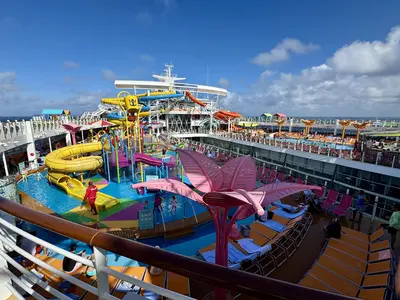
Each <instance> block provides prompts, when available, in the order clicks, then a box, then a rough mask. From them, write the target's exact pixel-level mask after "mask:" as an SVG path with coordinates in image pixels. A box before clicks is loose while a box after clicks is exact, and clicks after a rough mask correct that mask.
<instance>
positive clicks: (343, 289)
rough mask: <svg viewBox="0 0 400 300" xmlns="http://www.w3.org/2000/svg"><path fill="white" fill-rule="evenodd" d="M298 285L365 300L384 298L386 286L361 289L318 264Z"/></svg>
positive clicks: (381, 299) (380, 299)
mask: <svg viewBox="0 0 400 300" xmlns="http://www.w3.org/2000/svg"><path fill="white" fill-rule="evenodd" d="M300 285H302V286H306V287H310V288H315V289H318V290H323V291H327V292H331V293H332V292H333V293H338V294H342V295H345V296H350V297H355V298H356V297H357V298H361V299H367V300H384V299H385V298H386V297H385V296H386V293H387V289H386V288H373V289H363V288H362V287H359V286H357V285H354V284H353V283H351V282H349V281H348V280H346V279H344V278H342V277H341V276H339V275H337V274H336V273H334V272H331V271H330V270H328V269H325V268H323V267H322V266H319V265H318V264H316V265H314V267H313V268H312V269H311V270H310V271H309V273H308V274H307V276H305V277H304V278H303V279H302V280H301V282H300Z"/></svg>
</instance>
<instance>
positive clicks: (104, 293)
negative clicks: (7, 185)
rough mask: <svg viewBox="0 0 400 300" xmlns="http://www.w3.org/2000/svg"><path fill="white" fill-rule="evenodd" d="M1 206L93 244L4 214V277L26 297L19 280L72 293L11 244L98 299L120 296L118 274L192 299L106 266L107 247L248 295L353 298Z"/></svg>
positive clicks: (6, 203) (27, 287)
mask: <svg viewBox="0 0 400 300" xmlns="http://www.w3.org/2000/svg"><path fill="white" fill-rule="evenodd" d="M0 210H1V211H2V212H3V217H4V215H5V214H4V213H7V214H9V216H11V217H15V218H18V219H22V220H25V221H27V222H29V223H32V224H34V225H37V226H40V227H42V228H45V229H47V230H50V231H52V232H55V233H57V234H60V235H63V236H66V237H68V238H71V239H75V240H78V241H81V242H84V243H86V244H89V245H92V246H93V248H94V259H93V261H92V260H89V259H86V258H83V257H81V256H78V255H75V254H72V253H70V252H68V251H65V250H63V249H61V248H59V247H57V246H55V245H53V244H50V243H48V242H46V241H44V240H42V239H40V238H37V237H35V236H33V235H31V234H29V233H26V232H25V231H23V230H21V229H19V228H17V227H16V226H14V225H13V224H11V223H10V222H9V221H8V220H6V218H0V229H1V230H0V241H1V243H2V246H3V247H1V248H0V256H1V257H2V258H4V259H5V260H6V261H7V263H8V264H6V265H4V266H3V267H2V271H3V272H4V273H5V274H7V275H8V276H9V278H10V280H11V281H12V282H13V283H14V284H13V285H12V284H11V283H6V286H7V287H8V288H9V289H10V291H11V292H12V293H13V294H14V295H15V296H16V297H17V298H18V299H24V298H23V296H22V295H21V293H20V292H19V291H18V289H17V288H16V286H18V287H19V288H21V289H22V290H24V291H25V292H26V293H27V294H30V295H32V296H33V297H34V298H36V299H45V298H44V297H43V296H42V295H41V294H39V293H38V292H37V291H36V290H35V289H33V288H32V287H33V286H34V285H37V286H39V287H41V288H42V289H44V290H45V291H47V292H48V293H50V294H52V295H54V296H55V297H57V298H58V299H69V298H68V297H67V296H66V295H64V294H63V293H62V292H60V291H59V290H58V289H57V288H55V287H53V286H51V285H50V284H48V283H47V282H44V281H41V279H40V278H39V277H38V276H37V274H35V273H34V272H31V271H29V270H27V269H24V268H23V267H22V266H21V265H19V264H18V263H17V262H16V261H14V260H13V258H12V257H11V256H10V255H9V250H14V251H16V252H17V253H18V254H20V255H22V256H24V257H25V258H27V259H29V260H31V261H32V262H33V263H35V264H37V265H38V266H40V267H41V268H42V269H45V270H48V271H49V272H51V273H53V274H55V275H57V276H59V277H61V278H62V279H64V280H67V281H69V282H71V283H72V284H74V285H76V286H78V287H80V288H81V289H83V290H85V291H88V292H89V293H92V294H94V295H96V296H97V297H98V299H118V298H116V297H114V296H113V295H112V294H111V293H110V290H109V284H108V277H109V276H114V277H116V278H118V279H120V280H123V281H126V282H129V283H131V284H133V285H135V286H137V287H141V288H143V289H146V290H149V291H152V292H154V293H156V294H158V295H161V296H162V297H166V298H169V299H193V298H191V297H188V296H185V295H181V294H178V293H176V292H173V291H171V290H168V289H165V288H161V287H159V286H155V285H152V284H150V283H146V282H143V281H141V280H139V279H136V278H134V277H130V276H128V275H126V274H124V273H121V272H118V271H115V270H113V269H112V268H110V267H109V266H107V261H106V256H105V251H111V252H114V253H118V254H119V255H122V256H125V257H127V258H130V259H133V260H136V261H140V262H142V263H145V264H148V265H151V266H155V267H157V268H161V269H163V270H166V271H169V272H173V273H176V274H179V275H182V276H185V277H187V278H190V279H191V280H192V279H194V280H197V281H199V282H203V283H207V284H210V285H212V286H214V287H221V288H226V289H228V290H232V291H236V292H238V293H242V294H244V295H249V296H252V297H255V298H257V299H296V300H297V299H298V300H300V299H304V300H305V299H326V300H339V299H340V300H342V299H353V298H349V297H345V296H342V295H338V294H332V293H327V292H322V291H317V290H314V289H309V288H305V287H301V286H299V285H295V284H291V283H287V282H283V281H279V280H275V279H272V278H267V277H262V276H258V275H254V274H250V273H246V272H243V271H239V270H233V269H230V268H225V267H221V266H218V265H214V264H209V263H206V262H203V261H200V260H196V259H194V258H190V257H185V256H182V255H178V254H174V253H170V252H168V251H165V250H162V249H157V248H154V247H151V246H148V245H146V244H142V243H140V242H137V241H132V240H128V239H124V238H121V237H118V236H114V235H110V234H107V233H104V232H101V231H97V230H95V229H93V228H89V227H86V226H82V225H79V224H76V223H72V222H70V221H67V220H64V219H61V218H58V217H55V216H52V215H47V214H43V213H40V212H37V211H34V210H32V209H29V208H27V207H24V206H22V205H19V204H17V203H15V202H12V201H10V200H7V199H5V198H2V197H0ZM12 233H16V234H19V235H21V236H23V237H25V238H27V239H30V240H32V241H34V242H35V243H37V244H39V245H42V246H44V247H47V248H48V249H51V250H52V251H55V252H57V253H59V254H61V255H63V256H67V257H69V258H71V259H73V260H75V261H77V262H80V263H82V264H83V265H87V266H90V267H93V268H95V270H96V274H97V285H90V284H88V283H85V282H83V281H81V280H80V279H78V278H77V277H74V276H71V275H69V274H66V273H64V272H63V271H61V270H58V269H56V268H54V267H52V266H51V265H49V264H47V263H46V262H45V261H42V260H40V259H38V258H37V257H35V256H32V255H31V254H29V253H27V252H26V251H24V250H23V249H21V248H20V247H18V246H17V245H16V244H15V238H14V237H13V235H12ZM9 266H13V267H14V268H15V269H17V270H18V271H19V272H21V273H22V274H23V275H24V276H25V277H24V278H21V277H18V275H16V273H13V272H12V270H11V269H10V268H9ZM134 299H144V298H143V297H142V296H141V295H140V294H136V295H135V298H134Z"/></svg>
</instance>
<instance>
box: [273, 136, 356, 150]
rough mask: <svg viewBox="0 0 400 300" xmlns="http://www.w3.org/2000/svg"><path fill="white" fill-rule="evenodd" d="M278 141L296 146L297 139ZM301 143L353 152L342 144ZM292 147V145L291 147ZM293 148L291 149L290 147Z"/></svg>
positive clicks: (302, 141) (303, 141)
mask: <svg viewBox="0 0 400 300" xmlns="http://www.w3.org/2000/svg"><path fill="white" fill-rule="evenodd" d="M269 139H270V140H273V138H272V137H270V138H269ZM279 140H280V141H282V140H283V141H284V142H288V143H291V144H297V143H298V142H299V140H297V139H291V138H284V139H279ZM301 143H303V144H306V145H314V146H321V147H328V148H331V149H336V150H340V149H342V150H353V147H352V146H349V145H342V144H337V143H325V142H319V141H310V140H301ZM292 146H293V145H292ZM292 148H293V147H292Z"/></svg>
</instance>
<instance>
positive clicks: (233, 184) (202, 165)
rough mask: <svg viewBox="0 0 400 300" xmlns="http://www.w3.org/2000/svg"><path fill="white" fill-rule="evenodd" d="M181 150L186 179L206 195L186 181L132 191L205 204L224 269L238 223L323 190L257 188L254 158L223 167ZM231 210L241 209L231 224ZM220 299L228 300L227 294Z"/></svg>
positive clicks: (295, 186)
mask: <svg viewBox="0 0 400 300" xmlns="http://www.w3.org/2000/svg"><path fill="white" fill-rule="evenodd" d="M177 151H178V153H179V158H180V160H181V162H182V165H183V168H184V171H185V174H186V176H187V177H188V179H189V181H190V182H191V184H192V185H193V186H194V187H195V188H196V189H197V190H199V191H200V192H202V193H204V194H203V195H202V196H201V195H200V194H198V193H196V192H195V191H193V190H192V189H191V188H190V187H188V186H187V185H186V184H184V183H183V182H180V181H177V180H173V179H158V180H151V181H148V182H143V183H137V184H133V185H132V188H133V189H136V188H139V187H147V188H151V189H160V190H164V191H169V192H172V193H176V194H180V195H183V196H185V197H187V198H190V199H192V200H194V201H196V202H198V203H200V204H202V205H204V206H205V207H206V208H207V209H208V211H209V213H210V215H211V217H212V220H213V222H214V225H215V230H216V249H215V250H216V254H215V263H216V264H219V265H222V266H228V240H229V235H230V233H231V231H232V227H233V225H234V224H235V222H236V221H237V220H242V219H245V218H247V217H249V216H251V215H252V214H254V213H257V214H259V215H263V214H264V209H263V207H265V206H267V205H268V204H270V203H272V202H274V201H277V200H279V199H282V198H284V197H286V196H289V195H292V194H296V193H299V192H301V191H305V190H320V189H321V188H320V187H317V186H310V185H303V184H296V183H288V182H279V183H272V184H267V185H264V186H262V187H260V188H257V189H256V188H255V187H256V176H257V170H256V165H255V163H254V160H253V159H252V158H251V157H250V156H242V157H237V158H234V159H232V160H230V161H228V162H227V163H225V164H224V165H223V166H222V168H220V167H219V166H218V165H217V164H216V163H214V161H212V160H211V159H209V158H208V157H206V156H205V155H203V154H200V153H197V152H194V151H188V150H181V149H178V150H177ZM231 207H237V208H238V209H237V211H236V213H235V214H234V216H233V217H232V218H231V219H230V221H229V222H228V218H227V217H228V210H229V208H231ZM216 292H217V291H216ZM218 292H221V291H218ZM215 296H216V295H215ZM219 296H221V297H223V298H225V297H224V295H221V294H219ZM216 299H217V298H216ZM218 299H222V298H218Z"/></svg>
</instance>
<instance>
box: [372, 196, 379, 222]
mask: <svg viewBox="0 0 400 300" xmlns="http://www.w3.org/2000/svg"><path fill="white" fill-rule="evenodd" d="M378 201H379V197H378V196H375V201H374V208H373V209H372V216H371V222H373V221H374V219H375V216H376V209H377V208H378Z"/></svg>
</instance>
